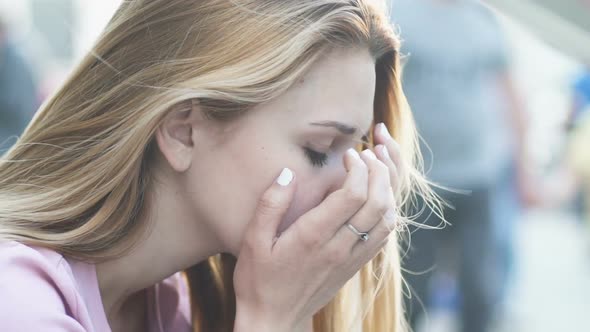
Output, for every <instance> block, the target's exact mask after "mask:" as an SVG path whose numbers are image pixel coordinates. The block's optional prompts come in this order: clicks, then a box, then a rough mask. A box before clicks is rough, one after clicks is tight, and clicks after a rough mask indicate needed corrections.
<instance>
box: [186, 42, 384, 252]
mask: <svg viewBox="0 0 590 332" xmlns="http://www.w3.org/2000/svg"><path fill="white" fill-rule="evenodd" d="M374 94H375V64H374V61H373V59H372V58H371V56H370V55H369V53H368V51H365V50H335V51H333V52H331V53H329V54H327V55H326V56H325V57H324V58H322V60H320V61H318V62H317V63H316V64H315V65H314V66H313V68H312V69H311V70H310V71H309V72H308V74H307V75H306V76H305V77H303V79H302V80H300V81H299V82H298V83H297V84H295V85H294V86H293V87H292V88H290V89H289V90H288V91H287V92H286V93H284V94H283V95H282V96H280V97H279V98H276V99H275V100H274V101H272V102H269V103H267V104H264V105H260V106H258V107H256V108H255V109H253V110H251V111H249V112H247V113H246V114H245V115H243V116H242V117H240V118H239V119H237V120H235V121H232V122H230V123H225V124H220V123H218V122H214V121H213V120H207V121H209V123H208V124H207V125H206V126H199V127H200V128H196V129H194V130H195V131H196V133H194V134H193V135H194V137H195V138H194V140H195V143H194V144H195V148H194V156H193V160H192V163H191V167H190V169H189V170H188V171H187V172H185V173H183V175H182V176H184V177H186V178H185V179H184V180H183V181H182V183H184V185H185V188H184V189H183V191H185V193H186V195H187V196H186V197H187V198H190V199H188V200H187V203H186V204H189V205H190V207H188V208H189V211H191V213H193V214H194V220H195V222H205V223H207V226H208V228H209V229H210V230H211V231H212V232H213V233H214V234H215V236H216V237H217V238H218V240H219V241H220V242H221V246H222V248H223V250H224V251H225V252H229V253H232V254H237V253H238V251H239V248H240V244H241V239H242V235H243V234H244V231H245V229H246V226H247V224H248V222H249V221H250V220H251V218H252V216H253V214H254V211H255V208H256V205H257V203H258V199H259V198H260V196H261V194H262V193H263V192H264V191H265V190H266V189H267V188H268V187H269V186H270V185H271V184H272V183H273V181H275V179H276V177H277V176H278V175H279V173H280V172H281V170H282V169H283V168H284V167H288V168H290V169H291V170H293V171H294V173H295V183H296V186H297V187H296V194H295V198H294V200H293V202H292V204H291V207H290V209H289V210H288V212H287V215H286V217H285V219H284V220H283V222H282V225H281V229H280V230H279V231H282V230H284V229H285V228H287V227H288V226H289V225H290V224H292V223H293V222H295V221H296V219H297V218H298V217H299V216H301V215H302V214H304V213H305V212H307V211H308V210H310V209H311V208H313V207H315V206H316V205H318V204H319V203H320V202H321V201H322V200H323V199H324V198H325V197H326V196H327V195H328V194H329V193H331V192H332V191H334V190H336V189H338V188H339V187H340V186H341V184H342V182H343V180H344V177H345V174H346V173H345V169H344V166H343V163H342V158H343V155H344V153H345V151H346V150H347V149H348V148H351V147H354V146H356V145H357V144H358V142H359V141H360V140H361V138H362V137H363V136H364V135H365V134H366V133H367V131H368V129H369V127H370V125H371V123H372V118H373V98H374Z"/></svg>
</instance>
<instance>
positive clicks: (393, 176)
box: [375, 144, 400, 193]
mask: <svg viewBox="0 0 590 332" xmlns="http://www.w3.org/2000/svg"><path fill="white" fill-rule="evenodd" d="M375 154H376V155H377V158H378V159H379V160H381V162H382V163H384V164H385V166H387V168H388V169H389V179H390V183H391V187H392V188H393V192H394V193H396V192H397V191H398V189H399V186H400V181H399V174H398V170H397V166H396V165H395V163H394V162H393V160H392V159H391V157H390V156H389V152H388V151H387V147H386V146H385V145H382V144H379V145H377V146H376V147H375Z"/></svg>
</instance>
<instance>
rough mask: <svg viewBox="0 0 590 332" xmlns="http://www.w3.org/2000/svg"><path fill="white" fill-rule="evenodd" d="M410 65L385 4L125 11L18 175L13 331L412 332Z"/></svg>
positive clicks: (10, 243) (2, 167)
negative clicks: (403, 249)
mask: <svg viewBox="0 0 590 332" xmlns="http://www.w3.org/2000/svg"><path fill="white" fill-rule="evenodd" d="M397 50H398V40H397V39H396V37H395V35H394V34H393V32H392V31H391V29H390V27H389V26H388V23H387V18H386V16H385V14H384V13H383V8H380V7H378V6H377V5H376V4H374V3H372V2H370V1H362V0H350V1H349V0H347V1H344V0H321V1H318V0H304V1H300V0H298V1H282V0H281V1H279V0H275V1H271V0H202V1H195V0H133V1H124V2H123V4H122V5H121V8H120V9H119V10H118V11H117V13H116V14H115V16H114V17H113V19H112V20H111V22H110V23H109V25H108V26H107V28H106V30H105V32H104V33H103V35H102V36H101V38H100V40H99V41H98V43H97V44H96V46H95V47H94V49H93V52H92V54H91V55H89V56H88V57H86V58H85V59H84V60H83V61H82V63H81V64H80V65H79V66H78V67H77V69H76V70H75V72H74V73H73V74H72V76H71V77H70V79H69V80H68V81H67V82H66V83H65V84H64V86H63V87H62V88H61V89H60V90H59V91H58V92H57V94H56V95H55V96H53V97H52V98H51V100H49V101H48V102H47V103H46V104H45V105H44V106H43V107H42V109H41V110H40V111H39V112H38V114H37V115H36V117H35V118H34V119H33V121H32V122H31V124H30V125H29V126H28V128H27V129H26V131H25V133H24V134H23V136H22V137H21V138H20V140H19V142H18V143H17V144H16V145H15V146H14V147H13V148H12V149H11V150H10V151H9V152H8V153H7V154H6V155H5V156H4V157H3V159H2V161H1V164H0V238H2V239H3V244H2V247H1V249H0V269H1V271H2V273H0V307H1V308H0V330H2V331H111V330H112V331H188V330H194V331H204V332H207V331H311V330H312V329H313V331H319V332H324V331H326V332H328V331H347V330H350V329H353V328H355V329H361V328H362V330H363V331H367V332H382V331H396V332H397V331H403V330H404V324H403V317H402V312H401V293H402V288H401V287H402V286H401V279H400V267H399V260H398V255H397V243H396V232H391V230H392V229H394V228H398V227H397V226H400V225H403V222H404V219H403V216H399V215H397V214H398V213H401V211H403V209H398V208H396V206H398V204H400V205H403V204H404V203H405V202H406V201H407V200H408V199H409V198H410V197H411V195H412V194H415V193H416V192H418V191H424V193H428V190H427V189H426V188H427V187H426V186H425V185H424V182H423V181H422V180H421V177H420V173H419V172H417V171H416V169H415V168H414V166H413V165H414V163H415V158H414V153H415V150H414V147H415V143H416V142H415V132H414V127H413V124H412V118H411V114H410V113H409V110H408V108H407V107H406V103H405V101H404V97H403V94H402V92H401V88H400V81H399V76H398V75H399V63H398V61H399V57H398V56H399V55H398V51H397ZM378 123H385V124H386V125H387V126H388V127H389V130H390V131H391V132H392V134H393V137H394V138H395V140H394V139H393V138H391V137H390V136H389V133H388V130H387V128H386V127H385V125H377V126H375V125H373V124H378ZM369 129H370V130H369ZM365 136H366V137H365ZM369 140H371V142H370V141H369ZM363 142H364V144H363V145H364V148H365V149H366V150H365V151H363V152H362V153H361V154H360V156H359V154H358V153H356V152H355V151H354V150H353V149H351V148H353V147H359V146H360V145H361V143H363ZM369 143H371V144H369ZM375 144H376V146H375V147H372V146H373V145H375ZM398 146H399V147H398ZM373 151H374V152H373ZM275 179H276V180H275ZM394 191H395V193H394ZM394 224H395V226H396V227H393V226H394ZM387 239H389V241H387ZM234 257H237V262H236V259H235V258H234ZM359 270H360V273H359V274H357V273H356V272H357V271H359ZM179 271H184V272H183V273H182V274H178V273H177V272H179ZM349 279H350V282H348V283H347V281H348V280H349ZM185 280H186V281H188V284H185ZM187 286H188V287H187ZM189 294H190V305H189V300H188V295H189ZM189 308H190V309H189ZM189 310H190V311H192V312H191V313H189Z"/></svg>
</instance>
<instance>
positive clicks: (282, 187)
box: [247, 168, 295, 248]
mask: <svg viewBox="0 0 590 332" xmlns="http://www.w3.org/2000/svg"><path fill="white" fill-rule="evenodd" d="M294 179H295V174H294V173H293V171H291V170H290V169H288V168H284V169H283V171H282V172H281V174H279V176H278V177H277V179H276V180H275V181H274V182H273V184H272V185H271V186H270V187H269V188H268V189H267V190H266V191H265V192H264V193H263V194H262V197H261V198H260V200H259V201H258V206H257V207H256V212H255V214H254V219H253V220H252V221H251V222H250V225H249V229H248V233H247V238H248V240H250V241H255V242H254V243H257V244H259V245H260V244H263V245H264V246H265V247H266V246H267V245H268V247H269V248H270V247H271V246H272V244H273V239H274V238H275V236H276V235H277V229H278V228H279V225H280V223H281V221H282V220H283V216H284V215H285V213H286V212H287V210H288V209H289V206H290V205H291V201H292V200H293V196H294V193H295V185H294V183H293V182H294Z"/></svg>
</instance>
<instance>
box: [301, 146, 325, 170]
mask: <svg viewBox="0 0 590 332" xmlns="http://www.w3.org/2000/svg"><path fill="white" fill-rule="evenodd" d="M303 151H304V152H305V156H306V157H307V159H309V162H310V163H311V164H312V165H313V166H314V167H323V166H326V164H327V163H328V155H327V154H325V153H323V152H318V151H315V150H312V149H310V148H303Z"/></svg>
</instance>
